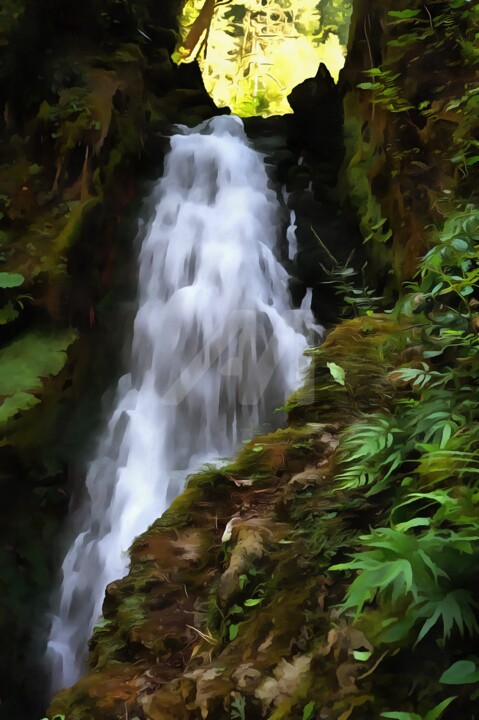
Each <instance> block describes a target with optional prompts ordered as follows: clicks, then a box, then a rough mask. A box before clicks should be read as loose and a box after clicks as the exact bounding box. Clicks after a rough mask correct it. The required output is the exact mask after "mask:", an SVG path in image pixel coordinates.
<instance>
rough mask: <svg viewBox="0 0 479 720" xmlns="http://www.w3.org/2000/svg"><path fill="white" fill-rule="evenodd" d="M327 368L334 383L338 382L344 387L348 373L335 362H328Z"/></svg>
mask: <svg viewBox="0 0 479 720" xmlns="http://www.w3.org/2000/svg"><path fill="white" fill-rule="evenodd" d="M326 366H327V368H328V370H329V372H330V373H331V375H332V377H333V380H334V382H337V383H338V384H339V385H344V381H345V378H346V373H345V371H344V369H343V368H342V367H341V366H340V365H337V364H336V363H335V362H327V363H326Z"/></svg>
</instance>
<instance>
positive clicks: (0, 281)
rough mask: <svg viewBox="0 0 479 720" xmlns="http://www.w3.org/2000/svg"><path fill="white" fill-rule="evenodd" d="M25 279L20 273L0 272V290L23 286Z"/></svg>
mask: <svg viewBox="0 0 479 720" xmlns="http://www.w3.org/2000/svg"><path fill="white" fill-rule="evenodd" d="M24 282H25V278H24V277H23V275H20V273H9V272H0V288H14V287H19V286H20V285H23V283H24Z"/></svg>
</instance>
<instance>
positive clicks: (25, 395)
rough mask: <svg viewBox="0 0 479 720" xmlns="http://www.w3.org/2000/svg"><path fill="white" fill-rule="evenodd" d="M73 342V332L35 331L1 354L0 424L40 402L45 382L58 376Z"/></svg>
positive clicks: (22, 336) (19, 339)
mask: <svg viewBox="0 0 479 720" xmlns="http://www.w3.org/2000/svg"><path fill="white" fill-rule="evenodd" d="M75 339H76V332H75V331H74V330H72V329H69V330H64V331H63V332H58V331H53V332H51V333H48V332H40V331H37V330H36V331H32V332H29V333H25V334H24V335H21V336H20V337H18V338H17V339H16V340H14V341H13V342H11V343H10V344H9V345H7V346H6V347H4V348H2V349H1V350H0V423H3V422H5V421H6V420H8V419H9V418H10V417H13V416H14V415H16V414H17V413H18V412H21V411H24V410H28V409H30V408H31V407H33V406H34V405H37V404H38V403H39V402H40V400H39V398H38V395H39V393H41V391H42V389H43V383H44V379H45V378H48V377H51V376H54V375H57V374H58V373H59V372H60V370H61V369H62V368H63V366H64V364H65V362H66V350H67V349H68V347H69V346H70V345H71V344H72V343H73V341H74V340H75Z"/></svg>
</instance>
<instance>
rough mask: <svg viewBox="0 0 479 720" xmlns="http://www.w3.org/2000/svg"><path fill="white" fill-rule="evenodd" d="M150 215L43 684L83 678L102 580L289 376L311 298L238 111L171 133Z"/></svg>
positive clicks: (293, 377) (292, 382)
mask: <svg viewBox="0 0 479 720" xmlns="http://www.w3.org/2000/svg"><path fill="white" fill-rule="evenodd" d="M151 200H152V201H153V205H152V207H154V212H153V213H152V216H151V217H150V218H148V219H147V220H145V221H144V222H143V226H141V223H140V235H141V238H142V243H141V249H140V251H139V257H138V274H139V280H138V310H137V314H136V318H135V321H134V328H133V340H132V347H131V358H130V371H129V372H128V374H126V375H124V376H123V377H121V378H120V380H119V382H118V386H117V390H116V396H115V399H114V402H113V406H112V409H111V416H110V418H109V420H108V423H107V424H106V427H105V428H104V431H103V432H102V435H101V437H100V439H99V442H98V444H97V448H96V453H95V456H94V458H93V459H92V460H91V462H90V463H89V465H88V469H87V476H86V488H87V491H88V492H87V500H86V501H85V503H84V504H83V506H82V507H80V508H79V509H78V510H77V511H76V512H75V513H74V514H72V515H71V517H70V518H69V527H70V530H71V529H72V528H73V530H74V532H75V533H76V537H75V538H74V540H73V542H72V545H71V547H70V549H69V550H68V552H67V555H66V557H65V559H64V561H63V565H62V573H61V574H62V581H61V587H60V588H59V590H58V591H57V593H56V600H55V602H54V610H53V611H52V614H51V632H50V637H49V641H48V647H47V652H46V663H47V665H48V669H49V673H50V675H51V678H52V691H56V690H58V689H60V688H63V687H67V686H69V685H71V684H73V683H74V682H75V681H76V680H77V679H78V678H79V677H80V676H81V674H82V670H83V663H84V659H85V655H86V651H87V640H88V638H89V636H90V634H91V631H92V628H93V625H94V624H95V623H96V622H97V621H98V619H99V618H100V615H101V606H102V601H103V597H104V592H105V587H106V585H107V584H108V583H110V582H112V581H113V580H114V579H117V578H120V577H122V576H124V575H125V574H126V572H127V569H128V558H127V550H128V547H129V546H130V544H131V543H132V541H133V539H134V538H135V537H136V536H138V535H139V534H141V533H142V532H144V531H145V530H146V529H147V528H148V526H149V525H150V524H151V523H152V522H153V521H154V520H155V519H156V518H157V517H159V516H160V515H161V514H162V513H163V512H164V510H165V509H166V508H167V507H168V505H169V503H170V502H171V500H172V499H173V497H174V496H175V495H176V494H177V493H178V492H179V491H180V490H181V488H182V485H183V482H184V479H185V477H186V476H187V475H188V474H189V473H191V472H192V471H193V470H195V469H198V468H200V467H201V465H202V464H204V463H205V462H208V461H214V460H217V459H218V458H220V457H229V456H231V455H233V454H234V452H235V450H236V449H237V447H238V445H239V443H240V442H241V440H242V439H243V438H244V437H247V436H250V435H251V434H252V432H253V431H254V429H255V428H257V427H258V426H259V425H260V424H261V423H264V422H272V418H273V413H274V410H275V408H277V407H279V406H281V405H283V404H284V401H285V398H286V397H287V396H288V394H289V393H291V392H292V391H293V390H294V389H295V387H297V386H298V384H299V382H300V379H301V373H302V371H303V369H304V367H305V364H306V361H305V359H304V356H303V353H304V350H305V349H306V347H307V345H308V335H311V334H313V335H314V333H316V334H319V333H320V331H321V329H320V328H319V327H318V326H315V324H314V318H313V316H312V313H311V310H310V301H311V297H310V294H309V295H308V296H307V297H306V300H305V301H304V302H303V305H302V307H301V308H299V309H294V308H293V307H292V303H291V298H290V294H289V290H288V275H287V273H286V271H285V269H284V268H283V266H282V265H281V264H280V262H279V261H278V259H277V257H276V247H277V244H278V238H279V234H280V232H281V210H280V206H279V204H278V199H277V196H276V193H275V191H274V190H273V189H272V188H271V186H270V182H269V180H268V176H267V172H266V168H265V164H264V160H263V157H262V155H260V154H259V153H258V152H256V151H255V150H254V149H253V148H252V147H251V146H250V143H249V141H248V139H247V138H246V136H245V133H244V129H243V125H242V122H241V120H239V118H236V117H234V116H228V117H227V116H222V117H217V118H214V119H212V120H209V121H207V122H205V123H203V124H202V125H200V126H198V127H197V128H194V129H193V130H189V129H186V128H179V132H178V134H176V135H174V136H173V137H172V138H171V149H170V151H169V153H168V155H167V158H166V161H165V172H164V175H163V178H162V179H161V180H159V182H158V183H157V185H156V187H155V189H154V191H153V197H152V198H151Z"/></svg>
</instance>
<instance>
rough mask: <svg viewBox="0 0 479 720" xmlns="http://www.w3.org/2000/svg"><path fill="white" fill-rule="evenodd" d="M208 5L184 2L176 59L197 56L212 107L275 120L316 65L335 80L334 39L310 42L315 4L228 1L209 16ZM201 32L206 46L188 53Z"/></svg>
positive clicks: (338, 55)
mask: <svg viewBox="0 0 479 720" xmlns="http://www.w3.org/2000/svg"><path fill="white" fill-rule="evenodd" d="M208 4H209V0H206V1H205V0H188V2H187V4H186V6H185V9H184V15H183V25H184V30H183V42H182V44H183V47H182V46H181V45H180V47H179V48H178V50H177V53H176V59H177V60H180V61H181V60H182V59H183V60H185V61H188V59H190V60H191V59H192V58H193V57H194V56H195V55H198V57H197V59H198V61H199V64H200V67H201V70H202V73H203V79H204V83H205V87H206V89H207V91H208V92H209V94H210V95H211V96H212V98H213V99H214V101H215V102H216V104H217V105H218V106H220V107H221V106H226V105H227V106H229V107H230V108H231V109H232V111H233V112H235V113H237V114H239V115H243V116H246V115H263V116H267V115H276V114H277V115H280V114H284V113H288V112H291V108H290V106H289V104H288V101H287V99H286V97H287V95H288V94H289V93H290V92H291V90H292V88H293V87H294V86H295V85H298V84H299V83H300V82H302V81H303V80H305V79H306V78H308V77H314V75H316V72H317V69H318V66H319V63H320V62H324V63H325V64H326V65H327V67H328V69H329V71H330V73H331V75H332V76H333V77H334V78H335V79H337V77H338V73H339V71H340V69H341V68H342V66H343V65H344V52H345V49H344V48H343V47H342V46H341V44H340V41H339V38H338V37H337V35H332V34H330V35H329V36H328V37H327V39H326V41H325V42H323V43H321V44H318V42H317V38H316V41H315V37H316V35H317V33H318V28H319V26H320V16H319V13H318V10H317V5H318V0H267V2H266V4H262V2H261V0H233V2H232V3H228V4H226V5H220V6H218V7H215V9H214V13H212V12H209V14H208ZM232 6H234V8H236V10H239V11H240V13H241V15H242V17H241V20H240V21H238V20H236V19H235V17H234V16H233V17H232V10H231V7H232ZM210 7H211V8H212V7H213V4H211V6H210ZM198 18H199V19H198ZM195 19H196V24H195ZM203 26H204V28H205V29H204V32H203ZM192 28H193V30H192ZM228 30H229V33H230V34H228V32H227V31H228ZM206 31H208V34H207V40H206V44H203V45H202V43H201V41H198V43H197V45H196V47H195V48H194V49H193V45H194V43H195V41H196V38H197V37H204V36H205V34H206ZM188 33H190V34H189V35H188ZM185 46H188V47H187V49H185Z"/></svg>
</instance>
